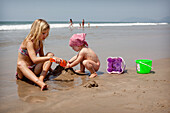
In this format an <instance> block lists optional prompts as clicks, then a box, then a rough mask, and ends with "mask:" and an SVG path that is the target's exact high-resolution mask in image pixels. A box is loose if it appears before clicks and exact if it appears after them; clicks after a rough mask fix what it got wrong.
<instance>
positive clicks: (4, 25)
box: [0, 21, 168, 31]
mask: <svg viewBox="0 0 170 113" xmlns="http://www.w3.org/2000/svg"><path fill="white" fill-rule="evenodd" d="M32 23H33V22H32V21H0V31H2V30H24V29H30V27H31V24H32ZM48 23H49V24H50V27H51V28H67V27H68V26H69V23H68V22H66V21H56V22H55V21H53V22H48ZM79 23H81V22H74V24H73V25H74V27H79ZM88 23H90V26H91V27H98V26H99V27H100V26H145V25H166V24H168V23H134V22H133V23H126V22H86V23H85V27H88Z"/></svg>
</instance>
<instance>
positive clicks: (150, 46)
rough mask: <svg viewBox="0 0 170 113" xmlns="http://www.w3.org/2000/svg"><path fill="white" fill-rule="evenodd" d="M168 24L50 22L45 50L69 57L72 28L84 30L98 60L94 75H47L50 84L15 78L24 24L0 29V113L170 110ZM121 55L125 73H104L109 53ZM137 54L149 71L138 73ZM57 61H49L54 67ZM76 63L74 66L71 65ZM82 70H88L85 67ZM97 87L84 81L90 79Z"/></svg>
mask: <svg viewBox="0 0 170 113" xmlns="http://www.w3.org/2000/svg"><path fill="white" fill-rule="evenodd" d="M169 31H170V24H166V25H164V24H163V25H135V26H133V25H131V26H98V27H96V25H95V26H92V27H90V28H87V27H85V29H79V28H77V27H75V28H73V29H72V30H70V29H68V28H67V27H62V28H55V27H53V28H51V30H50V35H49V37H48V38H47V39H46V40H45V42H44V50H45V53H47V52H49V51H50V52H53V53H54V54H55V55H56V56H57V57H61V58H63V59H65V60H69V59H70V58H71V57H72V56H74V55H76V54H77V53H76V52H74V51H73V50H72V48H71V47H69V45H68V43H69V38H70V37H71V36H72V35H73V34H74V33H81V32H83V33H87V36H86V41H87V42H88V44H89V47H90V48H92V49H93V50H94V51H95V52H96V54H97V55H98V57H99V59H100V61H101V67H100V69H99V71H98V72H97V73H98V76H97V77H96V78H93V79H89V78H88V76H87V75H86V76H79V77H76V78H75V80H74V81H69V82H64V81H63V82H62V81H54V80H52V79H50V80H48V81H46V83H47V84H48V85H49V89H48V90H46V91H43V92H42V91H40V88H39V87H37V86H34V85H31V84H28V83H26V82H24V81H20V80H17V81H16V78H15V72H16V62H17V54H18V53H17V52H18V48H19V46H20V43H21V42H22V41H23V40H24V38H25V37H26V36H27V34H28V33H29V29H23V30H16V29H15V30H0V36H1V37H0V40H1V41H0V52H1V59H0V62H1V65H0V66H1V67H0V71H1V73H0V85H1V87H0V112H2V113H37V112H41V113H47V112H49V113H94V112H95V113H144V112H145V113H169V112H170V88H169V85H170V74H169V73H170V52H169V50H170V32H169ZM110 56H112V57H114V56H121V57H123V58H124V60H125V62H126V69H125V73H123V74H120V75H118V74H107V72H106V68H107V62H106V59H107V58H108V57H110ZM137 59H151V60H152V61H153V63H152V66H153V69H152V71H151V73H149V74H137V72H136V63H135V60H137ZM56 66H57V65H56V64H53V65H52V68H53V69H54V68H55V67H56ZM74 69H75V70H76V69H79V66H76V67H74ZM86 73H89V71H88V70H86ZM92 80H94V81H96V83H97V84H98V87H92V88H87V87H84V85H85V84H86V83H88V82H89V81H92Z"/></svg>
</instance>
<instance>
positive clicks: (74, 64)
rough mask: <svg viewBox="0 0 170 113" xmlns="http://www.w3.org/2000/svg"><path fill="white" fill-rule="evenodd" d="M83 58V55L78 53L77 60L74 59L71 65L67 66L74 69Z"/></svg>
mask: <svg viewBox="0 0 170 113" xmlns="http://www.w3.org/2000/svg"><path fill="white" fill-rule="evenodd" d="M83 57H84V53H83V52H82V53H79V54H78V55H77V59H75V60H74V61H73V62H72V63H71V64H69V67H74V66H76V65H77V64H79V63H80V62H81V61H82V60H83Z"/></svg>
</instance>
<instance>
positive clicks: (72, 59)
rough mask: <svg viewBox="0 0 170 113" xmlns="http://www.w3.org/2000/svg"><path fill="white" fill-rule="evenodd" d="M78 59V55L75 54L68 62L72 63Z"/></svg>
mask: <svg viewBox="0 0 170 113" xmlns="http://www.w3.org/2000/svg"><path fill="white" fill-rule="evenodd" d="M76 59H77V55H75V56H73V57H72V58H71V59H70V60H69V61H68V63H69V64H70V63H72V62H74V61H75V60H76Z"/></svg>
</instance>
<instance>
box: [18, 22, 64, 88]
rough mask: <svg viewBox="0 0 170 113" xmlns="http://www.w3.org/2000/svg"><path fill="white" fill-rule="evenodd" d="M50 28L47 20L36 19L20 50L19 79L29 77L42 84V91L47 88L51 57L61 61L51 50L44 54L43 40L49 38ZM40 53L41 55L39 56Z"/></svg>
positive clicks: (39, 84)
mask: <svg viewBox="0 0 170 113" xmlns="http://www.w3.org/2000/svg"><path fill="white" fill-rule="evenodd" d="M49 30H50V26H49V24H48V23H47V22H46V21H45V20H43V19H37V20H35V21H34V22H33V24H32V26H31V30H30V33H29V34H28V35H27V37H26V38H25V39H24V41H23V42H22V43H21V45H20V48H19V50H18V60H17V73H16V78H17V80H18V79H20V80H25V79H26V78H27V79H29V80H31V81H33V82H34V83H35V84H37V85H38V86H40V88H41V91H43V90H44V89H47V85H46V84H45V83H44V78H45V77H46V75H47V72H48V71H49V70H50V69H51V65H52V63H51V62H50V60H49V59H50V58H53V59H55V61H56V63H59V62H60V60H61V59H60V58H58V57H55V56H54V54H53V53H51V52H49V53H47V54H46V55H44V52H43V41H44V40H45V39H46V38H47V36H48V34H49ZM38 53H39V57H38V56H37V54H38ZM37 75H39V77H37Z"/></svg>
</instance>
